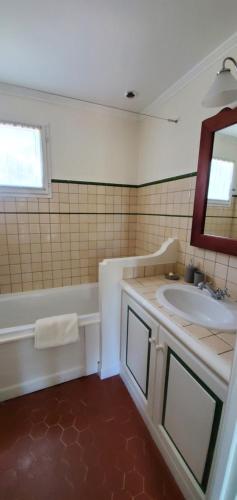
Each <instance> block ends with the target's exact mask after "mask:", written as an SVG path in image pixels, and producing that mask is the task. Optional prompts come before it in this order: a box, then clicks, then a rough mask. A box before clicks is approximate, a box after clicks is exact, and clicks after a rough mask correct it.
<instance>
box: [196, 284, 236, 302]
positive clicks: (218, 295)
mask: <svg viewBox="0 0 237 500" xmlns="http://www.w3.org/2000/svg"><path fill="white" fill-rule="evenodd" d="M198 288H199V290H203V289H205V290H207V291H208V293H209V294H210V295H211V297H212V298H213V299H216V300H222V299H224V297H225V296H227V297H230V294H229V292H228V288H223V290H222V289H221V288H217V289H216V290H214V288H213V287H212V286H211V283H206V282H204V281H202V282H201V283H198Z"/></svg>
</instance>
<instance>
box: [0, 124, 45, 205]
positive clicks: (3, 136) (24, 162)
mask: <svg viewBox="0 0 237 500" xmlns="http://www.w3.org/2000/svg"><path fill="white" fill-rule="evenodd" d="M0 192H1V193H6V194H7V195H15V196H17V195H24V196H26V195H27V196H29V195H34V196H46V195H48V194H49V172H48V166H47V137H46V129H45V128H44V127H34V126H30V125H29V126H28V125H20V124H14V123H4V122H0Z"/></svg>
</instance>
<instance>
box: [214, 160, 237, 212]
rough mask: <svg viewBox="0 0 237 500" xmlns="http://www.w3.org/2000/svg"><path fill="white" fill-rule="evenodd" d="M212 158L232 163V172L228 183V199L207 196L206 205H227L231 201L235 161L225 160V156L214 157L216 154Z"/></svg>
mask: <svg viewBox="0 0 237 500" xmlns="http://www.w3.org/2000/svg"><path fill="white" fill-rule="evenodd" d="M212 160H217V161H223V162H226V163H233V174H232V179H231V185H230V190H229V199H228V200H220V199H217V198H216V199H214V198H208V197H207V202H208V205H219V206H220V205H221V206H223V207H229V206H230V205H231V202H232V193H233V182H234V176H235V161H234V160H227V159H226V158H220V157H216V156H215V157H212ZM210 172H211V171H210ZM207 196H208V195H207Z"/></svg>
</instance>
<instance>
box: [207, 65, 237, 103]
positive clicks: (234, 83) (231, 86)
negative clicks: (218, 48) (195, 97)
mask: <svg viewBox="0 0 237 500" xmlns="http://www.w3.org/2000/svg"><path fill="white" fill-rule="evenodd" d="M227 61H231V62H232V63H233V64H234V66H235V68H236V69H237V62H236V60H235V59H234V58H233V57H226V58H225V59H224V61H223V63H222V68H221V70H220V71H218V73H217V75H216V79H215V80H214V82H213V84H212V86H211V87H210V89H209V91H208V93H207V94H206V96H205V97H204V99H203V101H202V105H203V106H205V107H207V108H215V107H217V106H226V104H230V103H231V102H234V101H237V80H236V79H235V78H234V77H233V75H232V74H231V70H230V69H229V68H227V67H226V62H227Z"/></svg>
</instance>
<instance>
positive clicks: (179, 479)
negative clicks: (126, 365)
mask: <svg viewBox="0 0 237 500" xmlns="http://www.w3.org/2000/svg"><path fill="white" fill-rule="evenodd" d="M120 376H121V378H122V380H123V382H124V384H125V385H126V387H127V389H128V392H129V393H130V395H131V397H132V399H133V401H134V403H135V405H136V407H137V409H138V411H139V413H140V415H141V417H142V419H143V420H144V422H145V425H146V427H147V428H148V430H149V432H150V434H151V437H152V439H153V441H154V442H155V443H156V445H157V448H158V449H159V451H160V452H161V455H162V456H163V458H164V460H165V462H166V464H167V467H168V468H169V469H170V471H171V473H172V474H173V476H174V478H175V481H176V483H177V484H178V486H179V488H180V490H181V491H182V493H183V495H184V498H186V499H187V500H204V499H205V495H204V494H203V493H202V492H201V490H200V488H199V487H198V485H197V484H196V482H195V481H194V480H193V477H192V476H191V474H190V473H189V471H188V469H187V468H186V466H185V465H184V464H183V462H182V463H181V460H180V456H179V455H178V452H177V451H176V450H175V449H174V450H173V448H172V450H171V447H170V448H169V446H168V445H167V440H166V439H164V432H163V429H162V427H161V426H160V427H161V428H160V429H159V428H157V427H155V425H154V423H153V421H152V420H151V418H150V417H149V415H148V414H147V412H146V408H145V406H144V402H143V398H142V396H140V395H139V393H138V390H137V389H136V388H135V387H134V383H132V382H131V380H130V379H129V377H128V375H127V373H126V371H125V370H124V369H123V367H121V372H120ZM184 469H185V471H184ZM186 469H187V470H186Z"/></svg>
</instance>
